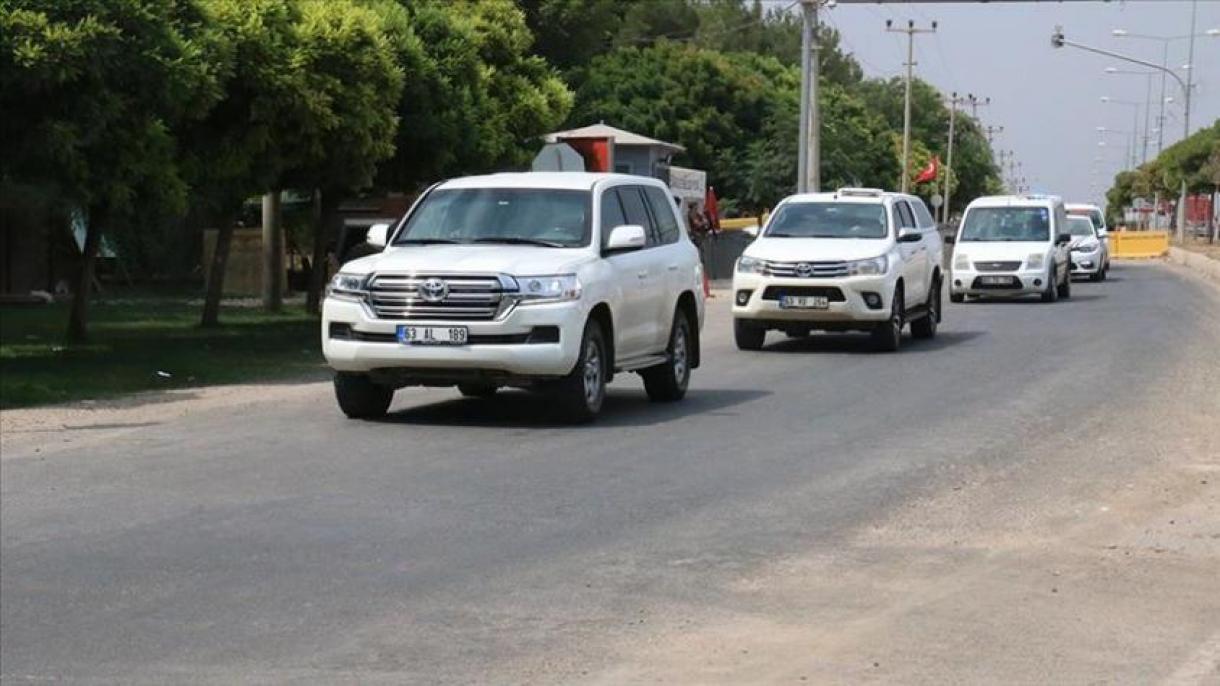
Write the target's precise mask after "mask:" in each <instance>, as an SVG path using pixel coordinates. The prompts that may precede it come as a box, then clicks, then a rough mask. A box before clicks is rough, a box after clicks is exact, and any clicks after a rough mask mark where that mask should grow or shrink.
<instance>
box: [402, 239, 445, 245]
mask: <svg viewBox="0 0 1220 686" xmlns="http://www.w3.org/2000/svg"><path fill="white" fill-rule="evenodd" d="M460 242H461V241H455V240H453V239H452V238H404V239H402V240H401V241H398V243H397V245H435V244H438V243H447V244H452V243H460Z"/></svg>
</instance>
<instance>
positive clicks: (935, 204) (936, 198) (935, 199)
mask: <svg viewBox="0 0 1220 686" xmlns="http://www.w3.org/2000/svg"><path fill="white" fill-rule="evenodd" d="M931 202H932V209H934V210H935V209H939V208H940V206H941V205H943V204H945V199H944V198H942V197H940V193H933V194H932V197H931Z"/></svg>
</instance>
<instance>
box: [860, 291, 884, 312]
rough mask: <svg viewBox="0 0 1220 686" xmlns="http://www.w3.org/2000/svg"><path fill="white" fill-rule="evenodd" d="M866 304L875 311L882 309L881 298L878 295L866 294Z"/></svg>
mask: <svg viewBox="0 0 1220 686" xmlns="http://www.w3.org/2000/svg"><path fill="white" fill-rule="evenodd" d="M864 304H865V305H868V306H869V309H873V310H876V309H880V308H881V296H880V295H878V294H877V293H865V294H864Z"/></svg>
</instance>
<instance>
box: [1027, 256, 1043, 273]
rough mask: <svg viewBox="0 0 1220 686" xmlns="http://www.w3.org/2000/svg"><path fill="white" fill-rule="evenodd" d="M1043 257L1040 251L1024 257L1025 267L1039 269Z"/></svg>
mask: <svg viewBox="0 0 1220 686" xmlns="http://www.w3.org/2000/svg"><path fill="white" fill-rule="evenodd" d="M1044 257H1045V255H1043V254H1042V253H1040V252H1036V253H1034V254H1032V255H1030V256H1029V257H1027V258H1025V267H1026V268H1027V269H1041V268H1042V260H1043V258H1044Z"/></svg>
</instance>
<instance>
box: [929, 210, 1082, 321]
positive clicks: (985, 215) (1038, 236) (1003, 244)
mask: <svg viewBox="0 0 1220 686" xmlns="http://www.w3.org/2000/svg"><path fill="white" fill-rule="evenodd" d="M1067 231H1068V228H1067V212H1066V211H1065V210H1064V208H1063V201H1062V200H1060V199H1059V198H1056V197H1053V196H1021V195H1000V196H988V197H982V198H976V199H975V200H974V201H973V202H971V203H970V205H968V206H967V207H966V212H965V214H964V215H962V221H961V225H960V226H959V227H958V230H957V237H956V239H955V240H954V246H953V270H952V283H951V285H950V286H949V299H950V300H952V301H953V302H962V301H963V300H965V298H966V296H1003V297H1016V296H1022V295H1039V296H1041V297H1042V301H1043V302H1053V301H1054V300H1056V299H1058V298H1069V297H1071V295H1072V276H1071V261H1070V259H1069V257H1068V244H1069V243H1071V240H1072V236H1071V234H1069V233H1068V232H1067Z"/></svg>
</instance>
